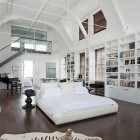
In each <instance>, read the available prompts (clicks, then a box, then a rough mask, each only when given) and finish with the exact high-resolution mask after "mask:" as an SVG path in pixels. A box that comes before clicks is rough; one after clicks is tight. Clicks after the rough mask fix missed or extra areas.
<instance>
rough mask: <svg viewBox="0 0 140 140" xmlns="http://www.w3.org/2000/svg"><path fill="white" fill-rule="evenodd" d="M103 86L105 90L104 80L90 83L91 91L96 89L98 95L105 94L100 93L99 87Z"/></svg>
mask: <svg viewBox="0 0 140 140" xmlns="http://www.w3.org/2000/svg"><path fill="white" fill-rule="evenodd" d="M101 88H102V89H103V90H104V82H95V83H91V84H89V92H90V91H91V90H93V89H95V94H97V95H104V93H99V89H101Z"/></svg>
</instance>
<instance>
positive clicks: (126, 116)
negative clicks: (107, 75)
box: [0, 90, 140, 140]
mask: <svg viewBox="0 0 140 140" xmlns="http://www.w3.org/2000/svg"><path fill="white" fill-rule="evenodd" d="M25 98H26V97H25V95H23V94H20V93H13V94H11V93H8V94H7V93H6V91H5V90H1V91H0V106H1V112H0V135H2V134H4V133H12V134H18V133H27V132H54V131H61V132H65V131H66V130H67V129H68V128H71V129H73V131H75V132H79V133H83V134H85V135H89V136H100V137H102V138H103V140H140V105H136V104H132V103H127V102H123V101H119V100H116V102H117V103H118V104H119V111H118V113H117V114H111V115H106V116H102V117H97V118H91V119H88V120H83V121H77V122H74V123H69V124H64V125H60V126H55V125H54V123H53V122H52V121H50V119H49V118H48V117H47V116H46V115H45V114H44V113H43V112H42V111H41V110H40V109H39V108H37V107H36V108H34V109H32V110H23V109H22V105H24V104H25Z"/></svg>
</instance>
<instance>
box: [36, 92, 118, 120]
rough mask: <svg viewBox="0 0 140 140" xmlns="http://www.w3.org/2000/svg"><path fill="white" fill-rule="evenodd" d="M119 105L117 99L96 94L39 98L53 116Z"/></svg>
mask: <svg viewBox="0 0 140 140" xmlns="http://www.w3.org/2000/svg"><path fill="white" fill-rule="evenodd" d="M114 104H115V105H117V103H116V102H115V101H113V100H112V99H109V98H106V97H100V96H96V95H91V94H86V95H69V96H53V97H47V98H39V99H38V105H39V106H40V107H42V108H43V109H45V111H46V112H48V113H49V114H50V115H52V116H53V118H57V117H59V116H61V115H63V114H66V113H70V112H74V111H81V110H83V109H84V110H85V109H91V108H99V107H104V106H112V105H114Z"/></svg>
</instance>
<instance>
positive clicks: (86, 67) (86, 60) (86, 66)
mask: <svg viewBox="0 0 140 140" xmlns="http://www.w3.org/2000/svg"><path fill="white" fill-rule="evenodd" d="M85 84H86V86H88V85H89V49H88V48H86V50H85Z"/></svg>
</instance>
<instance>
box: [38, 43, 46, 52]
mask: <svg viewBox="0 0 140 140" xmlns="http://www.w3.org/2000/svg"><path fill="white" fill-rule="evenodd" d="M36 51H41V52H46V51H47V42H46V41H36Z"/></svg>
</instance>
